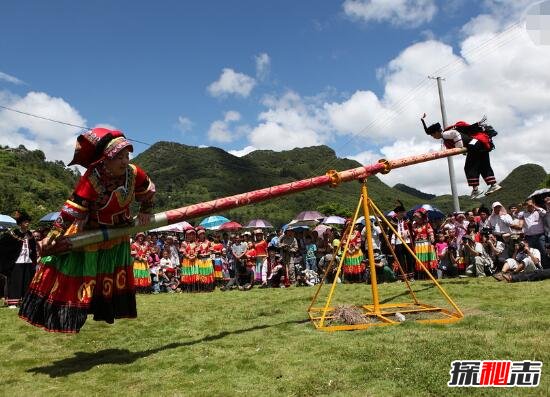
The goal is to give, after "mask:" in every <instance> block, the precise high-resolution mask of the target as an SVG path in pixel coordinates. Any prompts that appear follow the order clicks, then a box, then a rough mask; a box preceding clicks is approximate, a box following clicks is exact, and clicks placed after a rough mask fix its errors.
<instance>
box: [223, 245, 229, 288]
mask: <svg viewBox="0 0 550 397" xmlns="http://www.w3.org/2000/svg"><path fill="white" fill-rule="evenodd" d="M221 260H222V278H223V281H229V279H230V278H231V276H230V274H229V273H230V272H229V268H230V264H229V259H228V258H227V248H222V254H221Z"/></svg>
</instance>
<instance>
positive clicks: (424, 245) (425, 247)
mask: <svg viewBox="0 0 550 397" xmlns="http://www.w3.org/2000/svg"><path fill="white" fill-rule="evenodd" d="M414 253H415V254H416V256H417V257H418V259H419V260H420V262H422V263H423V264H424V266H426V268H427V269H428V270H432V269H437V255H436V253H435V249H434V246H433V245H432V244H431V243H430V242H429V241H427V240H417V241H416V242H415V244H414ZM415 269H416V271H417V272H419V271H422V268H421V267H420V265H419V264H418V262H416V265H415Z"/></svg>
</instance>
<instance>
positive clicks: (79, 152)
mask: <svg viewBox="0 0 550 397" xmlns="http://www.w3.org/2000/svg"><path fill="white" fill-rule="evenodd" d="M126 147H129V148H130V150H131V151H133V150H134V148H133V146H132V144H131V143H130V142H129V141H128V140H127V139H126V137H125V136H124V134H123V133H122V132H121V131H117V130H108V129H107V128H92V129H91V130H88V131H86V132H84V133H83V134H80V135H79V136H78V138H76V147H75V151H74V156H73V159H72V160H71V162H70V163H69V164H68V165H74V164H78V165H81V166H83V167H86V168H88V167H90V166H92V165H94V164H96V163H97V162H99V161H101V160H103V159H105V158H109V159H111V158H113V157H114V156H116V155H117V153H119V152H120V151H121V150H122V149H124V148H126Z"/></svg>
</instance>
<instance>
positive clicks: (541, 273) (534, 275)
mask: <svg viewBox="0 0 550 397" xmlns="http://www.w3.org/2000/svg"><path fill="white" fill-rule="evenodd" d="M493 277H494V278H496V279H497V281H506V282H508V283H519V282H522V281H541V280H547V279H549V278H550V269H542V270H537V271H535V272H530V273H526V272H520V273H496V274H494V275H493Z"/></svg>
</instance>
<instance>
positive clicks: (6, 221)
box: [0, 215, 17, 226]
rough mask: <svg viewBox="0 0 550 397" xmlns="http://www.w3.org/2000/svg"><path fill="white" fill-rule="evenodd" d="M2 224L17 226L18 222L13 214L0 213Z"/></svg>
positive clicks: (0, 223) (0, 222)
mask: <svg viewBox="0 0 550 397" xmlns="http://www.w3.org/2000/svg"><path fill="white" fill-rule="evenodd" d="M0 225H1V226H15V225H17V222H16V221H15V219H13V218H12V217H11V216H8V215H0Z"/></svg>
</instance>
